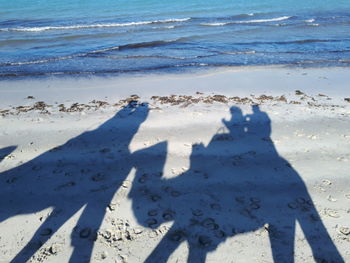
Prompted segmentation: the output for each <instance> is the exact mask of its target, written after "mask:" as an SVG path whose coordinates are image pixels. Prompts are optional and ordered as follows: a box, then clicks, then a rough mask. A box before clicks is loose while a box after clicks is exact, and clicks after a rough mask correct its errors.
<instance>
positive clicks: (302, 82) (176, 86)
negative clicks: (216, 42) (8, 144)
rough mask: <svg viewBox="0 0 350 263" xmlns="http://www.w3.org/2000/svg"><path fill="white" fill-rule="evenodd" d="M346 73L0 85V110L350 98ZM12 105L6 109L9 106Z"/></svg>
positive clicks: (267, 72)
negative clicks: (37, 105)
mask: <svg viewBox="0 0 350 263" xmlns="http://www.w3.org/2000/svg"><path fill="white" fill-rule="evenodd" d="M349 75H350V67H347V68H338V67H331V68H306V69H301V68H285V67H247V68H245V67H239V68H235V69H231V68H230V69H226V70H223V69H220V70H209V71H203V72H202V71H200V72H186V73H181V74H142V75H138V76H126V77H98V76H93V77H87V78H85V77H82V78H55V77H52V78H47V79H30V80H28V79H22V80H1V81H0V97H1V99H0V107H2V108H4V107H8V106H9V105H10V103H11V104H12V106H20V105H24V104H25V103H26V101H25V98H27V97H28V96H33V97H35V98H36V99H37V100H39V101H46V102H47V103H50V104H53V103H55V102H59V103H63V102H72V103H74V102H79V103H88V102H89V101H92V100H100V101H107V102H109V103H112V102H114V101H117V100H121V99H124V98H127V97H129V96H130V95H134V94H136V95H138V96H140V97H141V98H144V97H146V98H147V97H149V96H148V95H150V96H152V95H161V96H168V95H171V94H176V95H193V94H195V93H196V92H202V93H210V94H211V95H213V94H214V93H216V94H221V95H227V96H249V95H250V94H255V95H259V94H260V95H262V94H266V95H283V94H284V93H293V92H294V91H295V90H298V89H299V90H301V89H305V92H306V93H311V94H314V95H316V94H318V93H324V94H326V95H330V96H336V97H340V96H343V97H349V96H350V94H349V93H348V90H347V89H348V88H347V82H348V76H349ZM9 102H10V103H9Z"/></svg>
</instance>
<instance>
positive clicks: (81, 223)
mask: <svg viewBox="0 0 350 263" xmlns="http://www.w3.org/2000/svg"><path fill="white" fill-rule="evenodd" d="M105 213H106V205H104V202H103V201H101V204H97V205H93V204H92V203H91V202H90V203H88V204H87V206H86V207H85V209H84V211H83V213H82V214H81V216H80V218H79V220H78V222H77V225H76V227H77V228H79V229H80V228H82V229H85V230H86V231H85V232H86V233H85V234H84V236H81V234H80V235H78V236H77V235H74V233H72V235H71V242H72V246H73V247H74V249H73V253H72V255H71V257H70V259H69V262H71V263H76V262H90V259H91V254H92V250H93V246H94V242H95V239H96V231H98V230H99V228H100V226H101V224H102V220H103V218H104V215H105Z"/></svg>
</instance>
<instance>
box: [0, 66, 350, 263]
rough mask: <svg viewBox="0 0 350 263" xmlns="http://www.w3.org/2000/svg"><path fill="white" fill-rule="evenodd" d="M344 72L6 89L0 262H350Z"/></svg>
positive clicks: (59, 81)
mask: <svg viewBox="0 0 350 263" xmlns="http://www.w3.org/2000/svg"><path fill="white" fill-rule="evenodd" d="M349 73H350V69H348V68H323V69H301V68H298V69H292V68H281V67H275V68H267V67H262V68H239V69H235V70H232V69H227V70H224V71H210V72H199V73H188V74H181V75H180V74H174V75H147V76H129V77H119V78H107V77H104V78H102V77H95V78H90V79H87V78H83V79H63V78H50V79H38V80H15V81H14V80H3V81H1V82H0V125H1V129H0V187H1V188H0V189H1V192H0V200H1V201H0V203H1V204H0V207H1V209H0V262H26V261H28V262H69V261H70V262H293V260H294V262H349V261H350V250H349V247H350V246H349V245H350V224H349V222H350V188H349V185H350V184H349V183H350V182H349V177H348V175H349V172H348V171H349V158H350V152H349V149H350V134H349V127H350V119H349V114H350V107H349V105H350V103H349V99H348V98H349V97H350V94H349V91H348V83H349V80H350V79H349V78H350V77H349V76H350V74H349Z"/></svg>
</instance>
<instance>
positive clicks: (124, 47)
mask: <svg viewBox="0 0 350 263" xmlns="http://www.w3.org/2000/svg"><path fill="white" fill-rule="evenodd" d="M186 39H187V38H177V39H170V40H155V41H149V42H137V43H131V44H125V45H120V46H113V47H107V48H102V49H97V50H93V51H88V52H85V53H78V54H73V55H67V56H61V57H54V58H45V59H38V60H32V61H20V62H5V63H0V66H21V65H31V64H42V63H48V62H54V61H59V60H67V59H72V58H77V57H87V56H91V55H96V54H99V53H104V52H108V51H112V50H127V49H135V48H146V47H158V46H164V45H169V44H171V43H175V42H179V41H183V40H186Z"/></svg>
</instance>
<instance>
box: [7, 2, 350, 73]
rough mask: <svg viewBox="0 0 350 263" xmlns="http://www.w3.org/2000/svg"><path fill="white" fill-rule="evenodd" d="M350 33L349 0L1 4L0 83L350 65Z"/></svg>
mask: <svg viewBox="0 0 350 263" xmlns="http://www.w3.org/2000/svg"><path fill="white" fill-rule="evenodd" d="M72 2H73V3H72ZM349 33H350V1H348V0H346V1H345V0H336V1H316V0H305V1H290V0H287V1H277V0H268V1H259V0H253V1H243V0H239V1H228V0H213V1H198V0H196V1H184V0H180V1H172V2H168V1H166V2H165V1H160V0H153V1H151V0H143V1H141V0H128V1H127V0H119V1H112V0H103V1H91V0H86V1H82V0H81V1H68V0H61V1H56V0H51V1H44V0H38V1H28V0H13V1H5V0H0V77H11V76H36V75H51V74H97V73H125V72H148V71H150V72H154V71H182V70H187V69H196V68H207V67H219V66H239V65H271V64H292V65H302V66H349V65H350V35H349Z"/></svg>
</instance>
